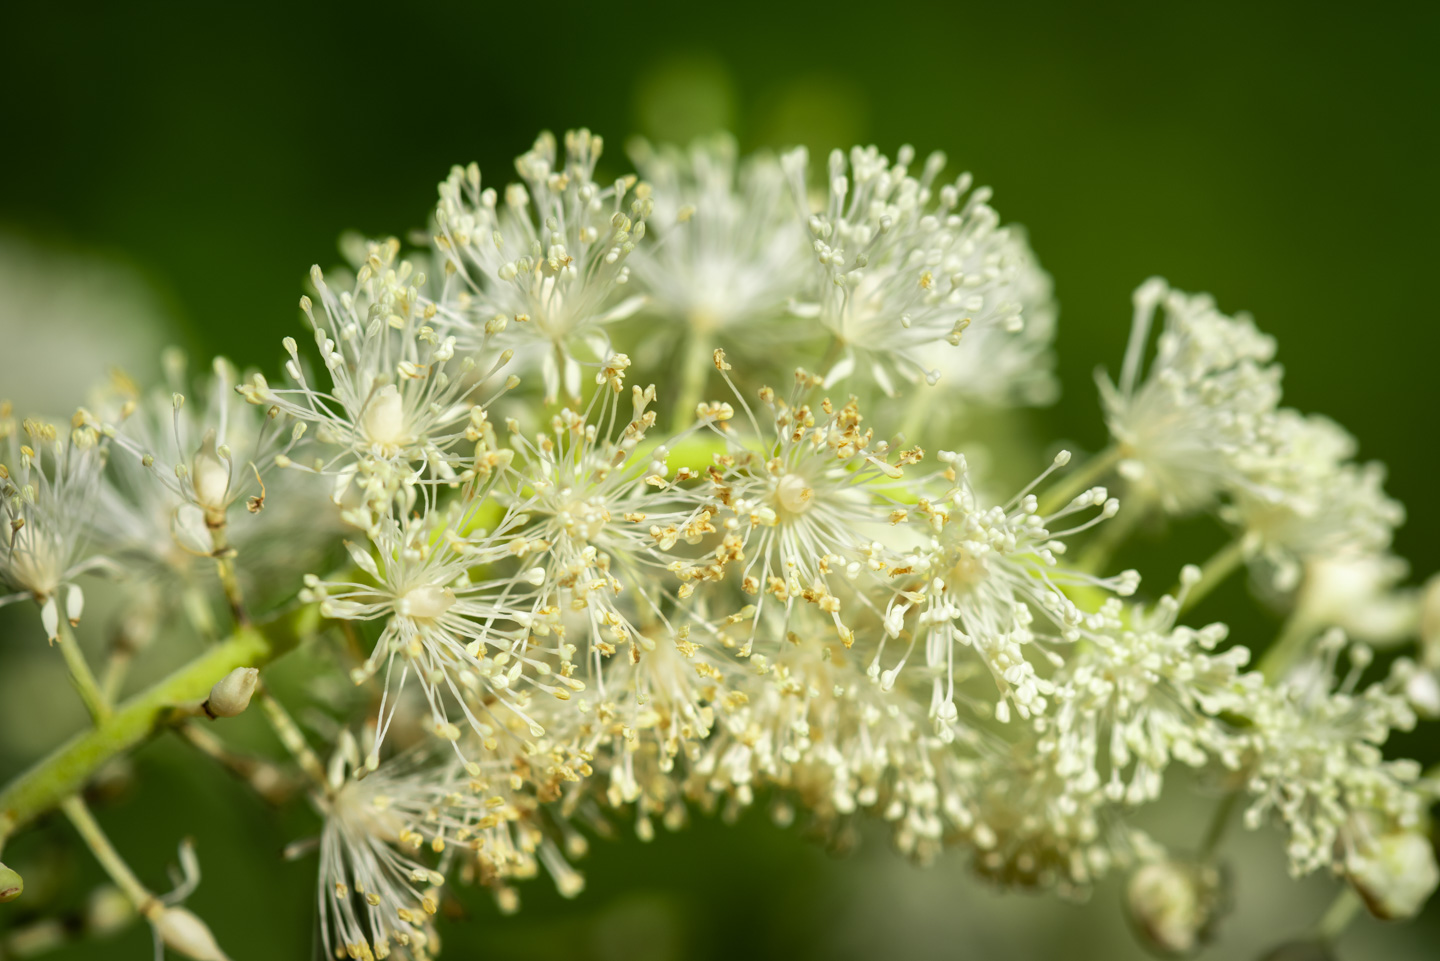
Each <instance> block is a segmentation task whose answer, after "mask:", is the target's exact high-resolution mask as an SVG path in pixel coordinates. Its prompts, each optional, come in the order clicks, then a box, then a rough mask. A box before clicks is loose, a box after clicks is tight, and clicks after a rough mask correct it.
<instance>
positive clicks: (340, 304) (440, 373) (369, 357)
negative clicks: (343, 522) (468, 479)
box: [237, 240, 518, 526]
mask: <svg viewBox="0 0 1440 961" xmlns="http://www.w3.org/2000/svg"><path fill="white" fill-rule="evenodd" d="M398 253H399V242H398V241H395V240H390V241H386V242H384V243H372V244H370V245H369V246H368V249H367V251H366V256H365V259H364V262H363V263H361V264H360V266H359V268H358V269H357V271H356V274H355V279H354V284H353V286H352V287H351V289H349V290H341V291H340V292H339V293H338V294H337V293H336V292H334V291H333V290H331V288H330V286H329V285H328V284H327V283H326V281H325V277H324V275H323V274H322V273H321V271H320V269H319V268H318V267H315V268H312V269H311V273H310V279H311V282H312V283H313V284H314V286H315V289H316V292H317V294H318V295H319V297H320V302H321V306H322V308H323V315H322V316H321V317H318V318H317V317H316V315H315V313H314V310H313V304H312V302H311V300H310V298H309V297H302V298H301V301H300V306H301V309H302V310H303V311H304V312H305V315H306V318H307V319H308V320H309V322H310V324H311V326H312V328H313V330H314V335H315V344H316V347H317V349H318V351H319V353H320V357H321V360H322V362H323V364H324V367H325V371H326V379H328V380H329V381H330V384H329V386H328V387H327V386H324V385H322V384H318V383H317V384H312V383H311V379H310V377H309V375H307V373H306V371H305V367H304V365H303V363H302V360H301V355H300V350H299V347H298V345H297V344H296V343H295V341H294V339H292V338H289V337H287V338H285V350H286V352H287V353H288V354H289V355H290V359H289V360H288V361H286V364H285V370H286V373H287V374H288V375H289V376H290V379H291V380H292V381H293V382H294V384H295V386H294V387H288V388H272V387H271V386H270V385H269V383H267V382H266V380H265V378H264V377H262V376H260V375H259V374H256V375H254V376H253V377H252V378H251V379H250V381H249V382H247V383H245V384H242V385H240V387H239V388H237V389H238V390H239V391H240V393H241V394H242V395H243V396H244V397H245V398H246V400H248V401H249V402H250V403H252V404H256V405H263V406H267V407H273V408H274V409H275V410H277V411H279V412H281V413H284V414H287V415H289V416H291V417H294V418H295V419H296V420H298V421H301V422H302V425H301V426H304V425H312V426H313V427H314V428H315V439H316V440H317V441H319V442H320V443H321V444H323V445H326V446H327V447H328V450H327V452H326V453H327V454H328V455H329V456H328V457H317V458H316V459H315V461H314V462H313V463H307V464H301V463H300V462H298V461H297V462H294V466H296V467H302V468H304V469H307V470H313V471H316V472H319V473H327V474H333V475H335V476H336V498H337V500H339V499H340V498H341V497H342V496H343V495H344V493H345V492H346V491H347V490H348V489H349V487H350V485H351V484H352V482H355V483H358V484H359V486H360V487H361V488H362V489H363V490H364V497H365V506H366V508H367V509H368V510H369V512H370V513H371V514H372V515H374V514H383V513H384V511H385V510H386V509H387V508H388V501H389V498H391V497H393V496H394V495H395V494H396V492H397V491H398V490H399V488H400V487H402V486H404V485H410V484H414V483H416V482H417V481H420V480H422V479H423V478H424V477H425V475H426V474H428V475H430V477H432V478H434V479H438V480H440V481H441V482H446V483H448V482H451V481H453V480H455V479H456V476H457V473H458V471H457V469H456V466H455V462H456V461H457V460H458V454H456V453H455V449H456V448H457V447H458V446H459V445H460V444H462V443H463V442H466V441H469V442H472V443H473V442H475V441H478V440H480V439H481V438H482V437H483V436H484V434H485V431H486V428H487V425H486V422H485V416H484V414H485V411H484V408H485V404H486V403H488V401H485V402H477V401H476V400H475V399H474V397H473V394H474V392H475V390H476V385H477V383H480V384H483V383H484V382H486V381H487V380H488V379H489V378H491V377H492V376H493V375H494V374H495V373H496V372H497V371H499V370H500V369H501V368H503V367H504V366H505V365H506V364H508V363H509V361H510V356H511V354H510V352H509V351H501V352H494V351H488V350H486V348H487V347H488V345H489V340H490V338H489V336H488V335H486V336H484V337H482V338H480V342H479V343H478V345H477V353H476V354H475V355H466V356H463V357H460V358H459V359H458V360H457V359H456V338H455V336H453V335H451V334H448V333H446V330H447V329H448V323H447V318H445V317H444V315H443V314H441V313H439V312H438V309H437V307H436V305H435V303H434V302H433V301H431V300H429V299H428V298H426V297H425V296H424V295H423V293H422V291H423V290H424V289H425V286H426V280H425V277H424V275H423V274H422V273H420V272H418V271H417V270H416V269H415V267H414V265H413V264H411V263H410V262H408V261H401V262H400V263H399V264H396V263H395V258H396V256H397V255H398ZM476 356H481V357H483V359H484V363H485V364H487V365H488V366H486V367H485V368H484V369H483V370H482V369H479V368H478V366H477V360H476ZM516 384H518V379H516V378H513V377H512V378H511V379H510V380H507V381H506V382H505V383H504V385H503V386H502V387H500V388H499V390H501V391H503V390H508V389H510V388H513V387H514V386H516ZM297 436H298V435H297ZM279 463H280V464H281V466H290V464H291V461H290V460H289V458H282V459H280V460H279ZM357 478H358V479H357ZM360 526H367V525H365V524H361V525H360Z"/></svg>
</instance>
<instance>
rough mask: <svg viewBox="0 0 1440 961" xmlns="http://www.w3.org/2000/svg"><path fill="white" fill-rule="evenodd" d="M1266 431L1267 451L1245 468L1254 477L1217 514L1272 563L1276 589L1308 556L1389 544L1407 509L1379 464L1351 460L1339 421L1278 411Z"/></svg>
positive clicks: (1351, 446) (1293, 578)
mask: <svg viewBox="0 0 1440 961" xmlns="http://www.w3.org/2000/svg"><path fill="white" fill-rule="evenodd" d="M1267 432H1268V437H1267V439H1266V442H1265V445H1266V449H1267V451H1268V453H1267V455H1266V457H1265V458H1264V460H1263V461H1259V462H1257V463H1256V464H1254V465H1252V468H1251V471H1250V474H1251V477H1252V478H1253V480H1254V483H1253V484H1252V485H1250V487H1248V488H1245V489H1241V490H1240V491H1239V492H1237V496H1236V498H1235V502H1234V504H1233V505H1231V506H1229V507H1227V508H1226V509H1225V510H1224V511H1222V516H1223V517H1225V518H1226V519H1227V520H1229V521H1230V522H1231V523H1233V524H1235V525H1236V526H1237V527H1239V528H1240V529H1241V530H1242V531H1243V532H1244V534H1245V536H1246V537H1247V538H1248V539H1249V541H1250V543H1251V544H1252V545H1253V548H1254V550H1255V551H1256V552H1257V553H1258V555H1259V556H1260V558H1261V559H1263V560H1264V561H1265V562H1266V563H1268V564H1269V565H1270V567H1271V568H1272V570H1273V580H1274V583H1275V586H1276V588H1277V589H1279V590H1282V591H1285V590H1290V589H1293V588H1294V587H1295V586H1296V585H1297V584H1298V582H1299V580H1300V577H1301V575H1302V573H1303V570H1304V565H1305V564H1306V563H1307V562H1310V561H1313V560H1320V559H1324V558H1332V557H1345V556H1353V555H1361V554H1374V553H1379V552H1382V551H1384V550H1385V549H1386V548H1388V547H1389V546H1390V541H1391V538H1392V537H1393V535H1394V532H1395V528H1397V527H1399V526H1400V524H1402V523H1404V520H1405V508H1404V507H1403V506H1402V505H1401V504H1400V503H1399V502H1398V501H1395V500H1393V499H1391V498H1390V497H1389V496H1387V495H1386V493H1385V489H1384V483H1385V468H1384V466H1383V465H1381V464H1378V463H1375V462H1371V463H1368V464H1356V463H1355V462H1354V461H1353V460H1351V458H1352V457H1354V455H1355V439H1354V438H1353V437H1351V436H1350V434H1349V433H1348V432H1347V431H1346V430H1345V429H1344V428H1343V427H1341V426H1340V425H1338V424H1336V423H1335V422H1334V421H1332V420H1330V419H1328V418H1326V417H1321V416H1319V415H1315V414H1311V415H1308V416H1307V415H1304V414H1300V413H1298V412H1296V411H1293V410H1281V411H1277V412H1276V413H1275V415H1274V416H1273V417H1271V418H1269V420H1268V423H1267Z"/></svg>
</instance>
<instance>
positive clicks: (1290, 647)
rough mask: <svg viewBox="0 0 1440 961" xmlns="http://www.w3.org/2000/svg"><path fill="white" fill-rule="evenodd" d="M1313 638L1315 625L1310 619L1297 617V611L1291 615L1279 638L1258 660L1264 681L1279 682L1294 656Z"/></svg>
mask: <svg viewBox="0 0 1440 961" xmlns="http://www.w3.org/2000/svg"><path fill="white" fill-rule="evenodd" d="M1314 636H1315V625H1314V624H1313V623H1312V622H1311V620H1310V618H1308V617H1301V616H1299V612H1298V611H1297V612H1296V613H1294V614H1291V615H1290V619H1289V620H1288V621H1286V622H1285V626H1284V627H1283V628H1281V629H1280V636H1279V637H1277V638H1275V643H1273V644H1271V645H1270V647H1269V648H1268V649H1267V650H1266V651H1265V654H1264V656H1263V657H1261V658H1260V663H1259V665H1258V667H1259V670H1260V673H1261V674H1263V675H1265V680H1266V681H1267V682H1268V683H1270V684H1274V683H1275V682H1276V681H1277V680H1279V679H1280V677H1281V675H1283V674H1284V673H1285V671H1286V670H1288V669H1289V667H1290V665H1291V664H1292V663H1293V662H1294V660H1295V656H1296V655H1297V654H1299V653H1300V652H1301V651H1302V650H1304V649H1305V645H1306V644H1307V643H1309V641H1310V640H1311V639H1312V638H1313V637H1314Z"/></svg>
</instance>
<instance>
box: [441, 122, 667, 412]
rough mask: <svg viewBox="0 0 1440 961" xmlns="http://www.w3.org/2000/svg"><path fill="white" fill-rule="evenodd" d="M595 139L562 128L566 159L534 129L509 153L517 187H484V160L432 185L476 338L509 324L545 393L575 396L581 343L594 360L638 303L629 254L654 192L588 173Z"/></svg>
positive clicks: (461, 304)
mask: <svg viewBox="0 0 1440 961" xmlns="http://www.w3.org/2000/svg"><path fill="white" fill-rule="evenodd" d="M603 145H604V144H603V141H602V139H601V138H600V137H598V136H595V135H594V134H592V133H590V131H588V130H571V131H568V132H567V133H566V134H565V157H564V160H563V162H562V161H561V160H560V158H558V157H557V154H556V143H555V138H554V136H552V135H551V134H549V133H542V134H541V135H540V136H539V138H538V139H536V141H535V145H534V146H533V147H532V148H531V149H530V151H529V152H528V153H525V154H522V155H521V156H520V157H518V158H516V160H515V169H516V171H517V172H519V174H520V177H521V179H522V180H523V181H524V183H523V184H514V183H512V184H509V185H507V186H506V187H505V192H504V198H503V203H497V200H498V199H499V198H498V197H497V194H496V192H495V190H494V188H485V189H483V190H482V189H481V186H480V168H479V167H477V166H476V165H475V164H471V165H470V166H468V167H464V168H462V167H455V168H454V169H453V170H451V172H450V176H449V177H448V178H447V179H446V180H445V181H444V182H443V183H442V184H441V185H440V204H439V206H438V207H437V208H436V211H435V221H436V235H435V240H434V244H435V248H436V249H437V251H438V253H439V256H440V257H441V258H442V259H443V261H444V263H445V264H446V268H447V271H453V273H454V279H453V280H450V279H447V285H457V284H458V285H459V287H460V292H459V294H458V295H456V297H455V298H454V303H455V304H456V305H457V307H458V308H459V309H461V310H463V311H464V314H465V316H466V318H467V319H468V321H469V326H470V329H471V335H472V337H474V338H476V339H477V340H483V339H484V338H488V337H490V336H492V335H496V334H500V333H502V332H504V333H505V336H506V338H507V339H508V340H513V341H514V342H515V343H517V344H518V345H522V346H528V347H529V348H530V349H529V350H527V351H526V352H525V354H524V357H525V358H526V359H527V360H529V361H532V362H534V363H537V364H538V366H539V367H540V370H541V372H542V375H543V378H544V382H545V396H546V398H547V399H551V400H553V399H554V398H555V397H557V396H559V393H560V390H561V388H562V387H563V388H564V390H565V392H566V394H567V395H568V396H570V397H578V396H579V393H580V381H581V376H580V361H579V359H578V358H577V356H576V354H577V352H580V353H581V355H582V356H584V355H585V354H587V353H588V355H589V356H590V357H591V358H592V359H595V360H599V359H602V358H603V357H604V356H605V355H606V354H607V353H608V352H609V350H608V340H607V338H606V335H605V330H604V328H605V325H607V324H609V323H611V322H613V321H616V320H621V319H623V318H625V317H628V316H630V315H631V314H633V313H634V312H635V311H636V310H638V309H639V308H640V306H641V304H642V303H643V297H642V296H641V295H640V294H638V293H630V288H629V286H628V282H629V280H630V266H629V264H628V262H627V259H628V257H629V255H630V253H631V252H632V251H633V250H634V249H635V247H636V245H637V244H638V243H639V242H640V241H641V240H642V239H643V238H644V236H645V220H646V218H647V217H648V216H649V215H650V210H651V201H650V200H649V199H648V196H646V195H645V193H644V192H641V191H639V190H636V192H635V193H634V195H633V199H632V200H631V201H630V202H629V203H628V204H627V203H626V198H627V196H631V194H630V191H631V190H632V188H635V186H636V180H635V177H634V176H633V175H630V176H626V177H622V178H620V179H618V180H616V181H615V182H613V183H612V184H609V185H602V184H599V183H597V182H596V181H595V179H594V176H595V164H596V162H597V161H598V160H599V159H600V154H601V151H602V148H603Z"/></svg>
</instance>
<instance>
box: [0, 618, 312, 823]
mask: <svg viewBox="0 0 1440 961" xmlns="http://www.w3.org/2000/svg"><path fill="white" fill-rule="evenodd" d="M317 622H318V614H317V613H316V611H315V609H314V608H313V607H305V608H302V609H300V610H299V611H297V612H295V614H293V615H292V616H290V617H287V618H285V619H282V620H279V621H276V622H273V623H271V624H269V625H267V626H266V628H265V630H264V631H263V632H262V631H261V630H259V629H257V628H255V627H242V628H240V629H238V630H236V632H235V633H234V634H233V635H231V636H230V637H229V638H228V639H227V640H225V641H222V642H220V643H218V644H215V645H214V646H212V647H210V648H208V649H207V650H206V651H205V652H204V653H203V654H201V655H200V656H199V657H197V658H195V659H194V660H193V661H191V662H190V663H189V664H186V665H185V666H184V667H182V668H180V669H179V670H177V671H176V672H175V673H173V674H171V675H170V676H169V677H166V678H164V679H163V680H160V681H158V682H157V683H155V684H154V685H153V686H151V687H149V688H147V689H146V690H144V691H141V692H140V693H138V694H136V695H135V696H134V697H132V698H131V699H130V700H128V701H126V702H125V703H124V704H121V705H120V706H119V707H118V708H116V710H115V711H114V713H112V714H111V715H110V716H109V717H107V718H106V719H105V720H104V721H103V722H102V723H100V724H98V725H96V726H95V727H94V728H92V729H90V730H87V731H83V732H81V733H79V734H77V735H75V736H74V737H72V738H71V739H70V740H69V741H66V742H65V743H64V744H62V745H61V746H60V747H58V748H56V749H55V751H54V752H52V753H51V754H50V756H49V757H47V758H45V759H43V760H41V761H40V762H38V763H37V764H35V765H34V766H33V767H31V768H30V770H28V771H26V772H24V773H23V774H21V775H19V776H18V777H16V778H15V779H14V780H12V781H11V782H10V783H9V784H8V785H6V786H5V789H4V790H3V791H0V839H3V838H5V837H7V836H8V835H10V834H12V833H14V832H15V831H16V830H17V829H19V828H21V827H23V826H25V825H26V824H29V823H30V822H31V821H33V820H34V819H35V818H37V817H39V816H40V815H41V814H44V813H45V812H46V811H49V810H51V809H52V808H54V807H55V806H56V805H58V804H59V803H60V802H61V801H62V800H63V799H64V798H66V797H68V796H69V795H71V794H74V793H76V792H77V791H79V790H80V789H81V788H83V787H84V786H85V783H86V782H87V781H89V779H90V777H91V776H92V775H93V774H94V773H95V771H96V770H98V769H99V768H100V767H101V766H102V765H103V764H105V763H106V762H107V761H109V760H110V759H112V758H114V757H117V756H118V755H121V754H123V753H125V752H126V751H129V750H130V749H131V748H134V747H136V746H137V745H139V744H140V743H142V742H143V741H145V740H147V739H148V738H149V737H151V736H152V735H153V734H155V733H156V732H157V731H158V730H160V729H161V728H163V727H164V726H165V723H166V722H167V721H169V720H170V719H171V718H172V716H173V714H174V709H175V707H176V706H177V705H183V704H185V703H187V702H190V701H198V700H202V699H204V698H205V697H206V696H207V695H208V694H209V693H210V688H211V687H213V686H214V684H215V682H216V681H218V680H220V679H221V678H222V677H224V676H225V675H226V674H229V673H230V672H231V671H233V670H234V669H235V668H237V667H261V666H263V665H265V664H267V663H269V662H270V661H273V660H274V659H275V658H277V657H279V656H281V655H282V654H284V653H286V652H288V651H289V650H290V649H291V648H293V647H294V646H295V644H296V643H297V638H298V637H299V636H305V635H307V634H309V633H311V632H313V630H314V627H315V625H316V623H317Z"/></svg>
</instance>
